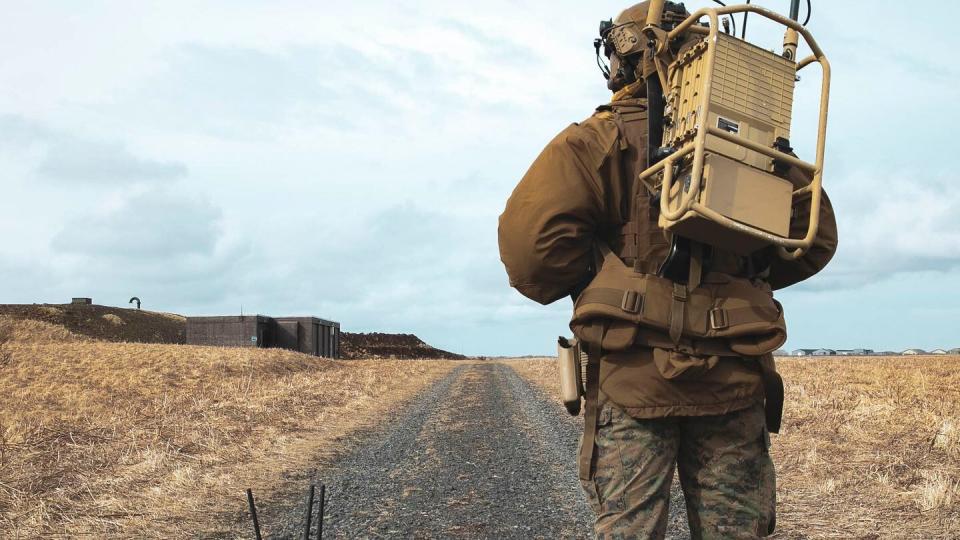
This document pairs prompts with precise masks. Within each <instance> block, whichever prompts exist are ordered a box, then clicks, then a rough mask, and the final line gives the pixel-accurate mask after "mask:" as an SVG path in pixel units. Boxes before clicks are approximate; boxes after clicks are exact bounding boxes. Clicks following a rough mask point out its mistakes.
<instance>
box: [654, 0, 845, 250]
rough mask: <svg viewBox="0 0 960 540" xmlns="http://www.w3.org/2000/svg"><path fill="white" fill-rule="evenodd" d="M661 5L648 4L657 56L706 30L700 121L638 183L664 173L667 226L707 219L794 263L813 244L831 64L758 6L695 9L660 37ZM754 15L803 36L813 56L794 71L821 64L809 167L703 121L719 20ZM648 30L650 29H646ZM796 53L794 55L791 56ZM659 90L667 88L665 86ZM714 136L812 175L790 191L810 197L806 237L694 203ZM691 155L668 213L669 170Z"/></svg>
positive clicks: (791, 24) (791, 25)
mask: <svg viewBox="0 0 960 540" xmlns="http://www.w3.org/2000/svg"><path fill="white" fill-rule="evenodd" d="M658 6H659V7H658ZM662 9H663V1H662V0H653V1H652V2H651V8H650V11H649V15H650V18H648V20H647V23H648V27H647V29H646V30H648V31H649V32H648V34H649V35H650V36H651V37H653V38H655V39H656V41H657V42H658V53H659V54H662V53H663V51H664V50H666V46H665V44H666V43H669V42H670V40H672V39H674V38H676V37H677V36H678V35H680V34H681V33H683V32H684V31H687V30H691V31H695V32H698V33H701V32H703V30H707V32H706V33H707V38H706V43H707V50H706V51H705V52H704V54H705V55H706V56H705V58H706V63H707V69H706V71H705V77H704V82H703V92H702V93H701V96H700V100H701V102H700V107H699V111H700V117H699V123H698V125H697V134H696V136H695V137H694V139H693V141H691V142H690V143H687V144H686V145H684V146H683V147H681V148H680V149H678V150H677V151H676V152H674V153H673V154H671V155H670V156H669V157H667V158H665V159H663V160H662V161H660V162H658V163H657V164H656V165H653V166H652V167H650V168H648V169H646V170H645V171H643V172H642V173H640V177H639V180H640V181H641V182H645V181H646V180H648V179H650V178H652V177H653V175H655V174H657V173H659V172H661V171H662V172H663V180H662V183H661V193H662V196H661V197H660V213H661V215H662V216H663V217H664V218H665V219H667V220H669V221H677V220H678V219H680V218H681V217H683V216H684V215H685V214H686V213H687V212H690V211H693V212H696V213H698V214H700V215H702V216H704V217H706V218H707V219H710V220H712V221H715V222H716V223H718V224H720V225H722V226H724V227H727V228H730V229H734V230H737V231H740V232H742V233H745V234H748V235H750V236H753V237H756V238H760V239H762V240H766V241H768V242H770V243H771V244H773V245H776V246H778V248H779V249H778V252H779V253H780V256H781V257H783V258H784V259H796V258H798V257H800V256H802V255H803V254H804V253H805V252H806V250H807V249H809V248H810V246H811V245H812V244H813V241H814V239H815V238H816V236H817V228H818V227H819V225H820V199H821V196H822V192H823V189H822V184H823V155H824V148H825V144H826V132H827V113H828V105H829V96H830V62H829V61H828V60H827V58H826V56H825V55H824V54H823V51H822V50H821V49H820V46H819V45H818V44H817V42H816V40H814V39H813V36H811V35H810V32H809V31H807V29H806V28H805V27H804V26H802V25H801V24H800V23H798V22H797V21H794V20H792V19H789V18H787V17H784V16H782V15H780V14H778V13H775V12H773V11H770V10H768V9H765V8H763V7H760V6H755V5H748V4H738V5H732V6H727V7H721V8H703V9H700V10H697V11H696V12H695V13H693V14H692V15H690V17H688V18H687V19H686V20H684V21H683V22H682V23H680V24H679V25H677V27H676V28H674V29H673V30H671V31H670V32H664V31H663V30H660V29H659V22H660V21H659V17H657V16H656V14H657V13H662ZM745 12H750V13H755V14H757V15H759V16H762V17H766V18H767V19H770V20H772V21H774V22H776V23H778V24H781V25H783V26H786V27H787V28H788V29H789V30H788V32H789V31H790V30H793V31H795V32H797V33H799V34H800V35H801V36H803V39H804V40H805V41H806V42H807V45H808V46H809V47H810V50H811V51H813V54H812V55H810V56H808V57H807V58H804V59H803V60H800V61H799V62H797V71H800V70H801V69H803V68H805V67H807V66H809V65H810V64H813V63H814V62H817V63H819V64H820V66H821V69H822V70H823V72H822V83H821V88H820V113H819V115H820V118H819V127H818V132H817V153H816V160H815V161H814V162H813V163H809V162H806V161H803V160H800V159H797V158H795V157H793V156H790V155H788V154H784V153H783V152H780V151H778V150H776V149H774V148H767V147H765V146H762V145H760V144H757V143H755V142H753V141H750V140H748V139H746V138H744V137H741V136H739V135H734V134H733V133H729V132H727V131H724V130H721V129H719V128H715V127H712V126H710V125H709V123H708V122H707V121H706V119H707V118H708V117H709V112H710V111H709V99H710V90H711V87H712V83H713V81H712V79H713V71H714V65H715V60H716V49H717V39H718V38H717V35H718V32H719V27H720V25H719V17H720V15H729V14H733V13H745ZM703 17H709V18H710V27H709V29H703V28H702V27H699V26H693V25H694V23H696V22H697V21H699V20H700V19H702V18H703ZM651 25H652V26H651ZM795 54H796V53H794V55H795ZM656 65H657V71H658V74H659V76H660V78H661V80H663V81H664V82H666V80H667V73H666V63H665V62H663V61H657V62H656ZM664 88H668V86H666V85H664ZM708 135H713V136H715V137H719V138H721V139H724V140H726V141H729V142H731V143H733V144H737V145H740V146H743V147H745V148H747V149H749V150H753V151H754V152H758V153H760V154H763V155H765V156H768V157H770V158H774V159H777V160H779V161H782V162H785V163H788V164H790V165H793V166H795V167H797V168H799V169H801V170H804V171H806V172H809V173H812V175H813V180H812V181H811V183H810V184H809V185H807V186H803V187H800V188H798V189H796V190H795V191H794V192H793V197H794V200H795V201H796V198H797V197H799V196H801V195H805V194H807V193H810V194H811V200H810V204H811V208H810V220H809V222H808V224H807V232H806V235H805V236H804V237H803V238H790V237H789V236H780V235H776V234H771V233H769V232H767V231H764V230H761V229H758V228H756V227H753V226H751V225H747V224H745V223H740V222H739V221H735V220H733V219H730V218H728V217H726V216H724V215H722V214H719V213H717V212H715V211H713V210H711V209H710V208H707V207H706V206H704V205H702V204H700V203H699V202H698V199H699V195H700V191H701V177H702V176H703V163H704V157H705V154H706V151H705V145H706V141H707V136H708ZM691 153H692V154H693V169H692V171H691V182H690V189H689V190H688V191H682V190H681V191H680V194H679V195H678V196H679V197H680V198H681V199H680V205H679V206H678V207H677V208H675V209H674V210H670V209H669V208H668V202H669V199H671V197H670V196H669V193H670V190H671V186H672V185H673V182H674V178H673V168H674V167H673V165H674V163H675V162H676V161H677V160H679V159H680V158H683V157H685V156H687V155H689V154H691Z"/></svg>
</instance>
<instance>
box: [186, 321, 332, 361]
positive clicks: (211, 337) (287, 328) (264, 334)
mask: <svg viewBox="0 0 960 540" xmlns="http://www.w3.org/2000/svg"><path fill="white" fill-rule="evenodd" d="M187 344H188V345H216V346H220V347H260V348H264V347H276V348H280V349H290V350H293V351H300V352H302V353H306V354H312V355H314V356H323V357H327V358H339V357H340V323H338V322H334V321H328V320H325V319H318V318H316V317H280V318H274V317H267V316H264V315H240V316H226V317H187Z"/></svg>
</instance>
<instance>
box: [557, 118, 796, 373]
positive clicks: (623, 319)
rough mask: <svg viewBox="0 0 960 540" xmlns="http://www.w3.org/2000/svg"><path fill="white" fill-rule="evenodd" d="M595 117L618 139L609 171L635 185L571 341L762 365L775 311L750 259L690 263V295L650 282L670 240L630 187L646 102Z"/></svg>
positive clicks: (717, 253)
mask: <svg viewBox="0 0 960 540" xmlns="http://www.w3.org/2000/svg"><path fill="white" fill-rule="evenodd" d="M598 113H599V114H600V115H603V116H604V117H605V118H608V119H610V120H611V121H613V122H614V123H616V125H617V127H618V130H619V132H620V139H619V142H620V148H619V150H620V152H619V154H618V155H619V157H620V160H619V163H613V164H610V165H609V166H614V167H622V168H623V172H625V173H626V174H624V175H623V177H625V178H630V179H632V184H633V185H632V186H631V190H632V191H631V196H630V197H629V198H628V199H627V200H626V201H625V202H624V205H625V206H627V207H626V208H621V209H620V215H621V216H624V217H627V218H628V219H627V221H626V222H625V223H622V224H621V225H620V226H619V228H617V229H614V230H610V231H608V232H607V233H606V234H605V235H604V236H605V238H604V239H603V241H601V242H600V243H599V246H598V250H597V264H596V267H597V273H596V275H595V277H594V278H593V280H592V281H591V282H590V284H589V285H587V287H586V288H585V289H584V290H583V291H582V292H581V293H580V294H579V296H578V297H577V300H576V302H575V307H574V317H573V320H572V321H571V324H570V326H571V329H572V330H573V331H574V334H576V335H577V337H578V338H579V339H580V340H582V341H584V342H587V343H590V344H593V345H595V346H598V347H600V348H601V349H602V350H605V351H621V350H626V349H629V348H630V347H633V346H648V347H653V348H655V349H658V350H661V351H666V352H672V353H682V354H686V355H690V356H694V357H719V356H761V355H765V354H767V353H770V352H772V351H774V350H776V349H777V348H778V347H780V346H781V345H783V343H784V342H785V341H786V324H785V322H784V319H783V310H782V308H781V306H780V304H779V303H778V302H777V301H776V300H774V299H773V294H772V291H771V289H770V286H769V285H768V284H767V283H766V282H765V281H763V280H762V279H758V278H757V276H756V275H754V274H755V272H754V267H755V264H754V263H753V260H752V259H751V258H749V257H740V256H737V255H734V254H732V253H727V252H724V251H722V250H719V249H712V250H710V254H709V256H707V257H702V258H698V259H697V260H696V261H695V264H697V265H699V266H698V268H697V269H696V270H697V272H696V275H697V277H696V278H695V281H696V282H695V283H689V285H690V286H689V287H688V284H684V283H676V282H673V281H671V280H669V279H666V278H665V277H661V276H660V275H658V269H659V268H660V266H661V264H662V263H663V262H664V260H665V259H666V258H667V255H668V253H669V251H670V245H671V240H672V238H671V236H670V233H669V232H667V231H665V230H663V229H662V228H660V226H659V225H658V223H657V221H658V218H659V211H660V208H659V202H658V199H655V198H654V196H653V194H651V193H650V191H649V190H648V188H647V187H646V186H645V185H644V184H643V183H642V182H639V181H637V180H636V179H637V177H638V175H639V173H640V172H642V170H643V169H644V168H646V166H647V157H646V148H647V142H646V139H647V134H646V119H647V113H646V101H645V100H644V99H629V100H621V101H615V102H613V103H611V104H609V105H604V106H602V107H600V108H598ZM611 161H615V160H611Z"/></svg>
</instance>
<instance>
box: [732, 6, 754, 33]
mask: <svg viewBox="0 0 960 540" xmlns="http://www.w3.org/2000/svg"><path fill="white" fill-rule="evenodd" d="M747 5H748V6H749V5H750V0H747ZM749 14H750V12H749V11H744V12H743V30H742V31H741V32H740V39H744V40H745V39H747V15H749ZM731 18H733V17H731Z"/></svg>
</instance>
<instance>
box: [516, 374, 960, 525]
mask: <svg viewBox="0 0 960 540" xmlns="http://www.w3.org/2000/svg"><path fill="white" fill-rule="evenodd" d="M554 362H555V360H552V359H550V360H523V361H510V362H508V363H509V364H510V365H512V366H514V367H515V369H517V371H518V372H520V374H521V375H523V376H525V377H528V378H529V379H530V380H532V381H533V382H535V383H537V384H538V385H540V386H541V387H542V388H544V389H545V390H546V391H547V392H550V393H552V394H556V389H555V388H554V387H555V386H556V384H557V383H556V371H555V367H554ZM778 367H779V369H780V371H781V373H782V374H783V376H784V379H785V380H786V384H787V397H786V400H787V401H786V411H785V417H784V425H783V429H782V431H781V434H780V435H779V436H777V435H774V436H773V445H774V446H773V450H772V451H773V453H774V459H775V462H776V464H777V483H778V490H777V493H778V499H779V502H778V521H779V527H778V528H779V530H780V531H782V532H780V533H779V534H778V535H777V538H790V539H795V538H796V539H799V538H859V539H864V540H866V539H879V538H884V539H885V538H943V539H947V538H951V539H954V538H960V358H957V357H943V356H927V357H892V358H877V357H869V358H825V359H781V360H778ZM558 406H559V405H558Z"/></svg>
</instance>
